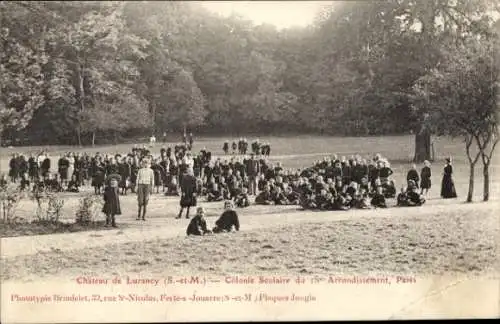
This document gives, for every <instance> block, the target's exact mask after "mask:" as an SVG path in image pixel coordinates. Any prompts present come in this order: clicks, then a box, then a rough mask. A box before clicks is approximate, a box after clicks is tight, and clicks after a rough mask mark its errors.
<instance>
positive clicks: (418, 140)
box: [413, 131, 432, 163]
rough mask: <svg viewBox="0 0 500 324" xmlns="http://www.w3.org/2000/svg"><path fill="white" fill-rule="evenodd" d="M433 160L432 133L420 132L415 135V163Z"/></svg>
mask: <svg viewBox="0 0 500 324" xmlns="http://www.w3.org/2000/svg"><path fill="white" fill-rule="evenodd" d="M431 159H432V157H431V133H430V132H429V131H422V132H419V133H417V134H416V135H415V156H414V158H413V161H414V162H415V163H421V162H423V161H425V160H429V161H430V160H431Z"/></svg>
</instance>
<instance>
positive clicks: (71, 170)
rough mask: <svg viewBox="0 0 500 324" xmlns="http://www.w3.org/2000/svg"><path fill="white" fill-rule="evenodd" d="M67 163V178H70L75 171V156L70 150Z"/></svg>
mask: <svg viewBox="0 0 500 324" xmlns="http://www.w3.org/2000/svg"><path fill="white" fill-rule="evenodd" d="M68 163H69V166H68V179H71V178H72V177H73V173H75V158H74V156H73V153H71V152H70V153H69V154H68Z"/></svg>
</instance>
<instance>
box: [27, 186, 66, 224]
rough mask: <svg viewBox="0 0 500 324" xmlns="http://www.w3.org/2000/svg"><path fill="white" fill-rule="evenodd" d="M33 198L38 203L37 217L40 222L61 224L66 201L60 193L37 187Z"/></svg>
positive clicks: (32, 195)
mask: <svg viewBox="0 0 500 324" xmlns="http://www.w3.org/2000/svg"><path fill="white" fill-rule="evenodd" d="M31 198H32V199H33V200H35V201H36V203H37V209H36V214H35V215H36V217H37V219H38V221H49V222H59V218H60V216H61V211H62V208H63V206H64V199H63V198H62V196H61V194H60V193H58V192H52V191H50V190H45V189H42V188H38V187H35V189H34V190H33V192H32V194H31Z"/></svg>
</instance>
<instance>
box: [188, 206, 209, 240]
mask: <svg viewBox="0 0 500 324" xmlns="http://www.w3.org/2000/svg"><path fill="white" fill-rule="evenodd" d="M203 216H205V209H204V208H203V207H198V208H197V209H196V215H195V216H194V217H193V219H191V221H190V222H189V225H188V227H187V230H186V234H187V235H188V236H189V235H197V236H201V235H205V234H208V233H210V231H209V230H208V228H207V222H206V221H205V218H204V217H203Z"/></svg>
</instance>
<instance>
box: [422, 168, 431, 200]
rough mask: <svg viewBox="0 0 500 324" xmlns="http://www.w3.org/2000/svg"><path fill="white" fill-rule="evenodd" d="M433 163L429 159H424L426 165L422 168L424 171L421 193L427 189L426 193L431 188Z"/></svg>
mask: <svg viewBox="0 0 500 324" xmlns="http://www.w3.org/2000/svg"><path fill="white" fill-rule="evenodd" d="M431 174H432V173H431V164H430V162H429V161H427V160H425V161H424V167H423V168H422V171H420V194H421V195H423V194H424V190H425V195H427V193H428V192H429V189H430V188H431Z"/></svg>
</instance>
